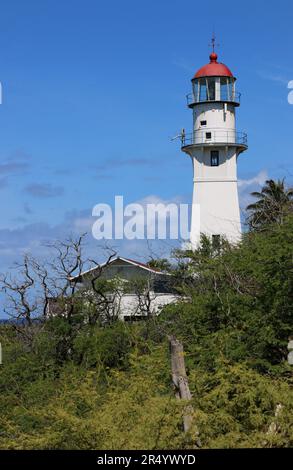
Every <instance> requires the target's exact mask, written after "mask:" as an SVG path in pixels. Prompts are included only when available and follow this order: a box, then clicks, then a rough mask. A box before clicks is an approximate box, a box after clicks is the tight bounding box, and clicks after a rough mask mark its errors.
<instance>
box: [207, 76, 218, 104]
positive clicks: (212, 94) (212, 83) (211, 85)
mask: <svg viewBox="0 0 293 470" xmlns="http://www.w3.org/2000/svg"><path fill="white" fill-rule="evenodd" d="M207 81H208V100H209V101H214V100H215V99H216V80H215V78H214V77H212V78H208V80H207Z"/></svg>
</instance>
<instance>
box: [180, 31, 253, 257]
mask: <svg viewBox="0 0 293 470" xmlns="http://www.w3.org/2000/svg"><path fill="white" fill-rule="evenodd" d="M214 43H215V41H214V38H213V40H212V45H213V51H212V53H211V54H210V62H209V63H208V64H206V65H204V66H203V67H201V68H200V69H199V70H198V71H197V72H196V74H195V75H194V77H193V78H192V80H191V83H192V92H191V93H190V94H188V95H187V105H188V107H189V108H190V109H191V110H192V113H193V127H192V132H191V133H189V134H188V133H185V131H182V135H181V141H182V151H183V152H185V153H187V154H188V155H189V156H190V157H191V160H192V166H193V197H192V214H191V230H190V243H191V247H192V248H196V247H197V246H198V244H199V241H200V235H201V234H205V235H207V236H209V237H210V238H211V239H212V241H213V242H217V240H218V239H219V237H220V236H224V237H225V238H227V239H228V240H229V241H230V242H231V243H237V242H238V241H239V239H240V236H241V224H240V210H239V202H238V190H237V159H238V156H239V155H240V153H242V152H243V151H245V150H246V149H247V135H246V134H245V133H244V132H238V131H237V130H236V108H238V107H239V105H240V93H238V92H237V91H236V87H235V82H236V78H235V77H234V75H233V74H232V72H231V70H230V69H229V68H228V67H227V66H226V65H224V64H222V63H220V62H219V61H218V56H217V54H216V53H215V51H214V45H215V44H214Z"/></svg>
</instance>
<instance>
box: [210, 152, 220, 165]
mask: <svg viewBox="0 0 293 470" xmlns="http://www.w3.org/2000/svg"><path fill="white" fill-rule="evenodd" d="M211 166H219V150H212V151H211Z"/></svg>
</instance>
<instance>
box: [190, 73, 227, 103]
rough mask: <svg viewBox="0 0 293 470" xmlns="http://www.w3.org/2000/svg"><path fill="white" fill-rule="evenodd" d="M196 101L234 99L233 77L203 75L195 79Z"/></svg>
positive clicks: (194, 92) (194, 91)
mask: <svg viewBox="0 0 293 470" xmlns="http://www.w3.org/2000/svg"><path fill="white" fill-rule="evenodd" d="M193 94H194V102H196V103H198V102H200V101H234V99H235V85H234V78H233V77H202V78H198V79H196V80H194V81H193Z"/></svg>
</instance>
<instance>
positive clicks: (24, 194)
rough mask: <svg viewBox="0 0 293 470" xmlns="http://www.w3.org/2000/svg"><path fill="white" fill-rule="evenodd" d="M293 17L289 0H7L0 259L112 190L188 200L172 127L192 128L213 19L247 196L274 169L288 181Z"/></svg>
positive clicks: (73, 223)
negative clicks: (228, 78) (233, 88)
mask: <svg viewBox="0 0 293 470" xmlns="http://www.w3.org/2000/svg"><path fill="white" fill-rule="evenodd" d="M292 17H293V4H292V2H290V1H289V0H288V1H282V0H281V1H279V2H278V3H277V4H275V3H273V2H267V1H262V0H261V1H258V2H255V1H254V2H252V1H246V2H245V3H244V2H243V3H242V2H241V3H239V2H238V3H237V2H235V1H234V2H232V1H229V0H227V1H226V2H225V3H223V2H215V1H210V2H195V1H189V0H188V1H186V0H181V1H177V0H175V1H174V0H169V1H162V0H161V1H160V0H156V1H155V0H148V1H147V2H142V1H138V0H137V1H132V0H125V1H123V2H122V1H118V0H112V1H111V2H105V1H99V0H95V1H94V0H71V1H69V0H63V1H60V0H59V1H57V0H42V1H36V0H26V1H25V2H24V1H23V0H9V1H8V0H6V1H5V0H4V1H3V2H1V19H2V21H1V28H0V44H1V47H0V64H1V66H0V81H1V83H2V86H3V104H2V105H1V106H0V193H1V202H2V203H1V219H0V265H1V268H2V269H4V268H5V269H6V268H7V266H9V263H11V262H12V260H13V259H14V258H17V257H18V256H19V255H20V254H21V252H23V251H25V250H28V251H30V252H32V253H34V252H40V251H41V248H40V247H41V245H42V243H43V241H44V240H45V239H48V238H58V237H64V236H65V235H66V234H67V233H70V232H72V231H73V232H78V231H79V230H84V229H88V228H89V227H90V223H91V222H90V221H91V210H92V207H93V206H94V205H95V204H97V203H99V202H106V203H110V204H112V203H113V201H114V195H115V194H117V195H119V194H122V195H124V198H125V201H126V202H127V203H128V202H135V201H138V200H144V199H145V198H147V197H150V196H156V197H157V198H159V199H162V200H167V201H169V200H176V199H177V200H178V199H179V200H183V201H187V202H189V201H190V198H191V191H192V173H191V162H190V161H189V159H188V158H187V157H186V155H185V154H183V153H182V152H181V151H180V148H179V145H178V143H176V142H171V141H170V138H171V137H172V136H174V135H176V134H177V133H178V131H179V130H180V129H181V128H182V127H184V128H186V130H188V129H190V128H191V121H192V117H191V112H190V110H189V109H188V108H186V105H185V94H186V93H188V92H189V91H190V79H191V77H192V76H193V74H194V73H195V71H196V70H197V69H198V68H199V67H200V66H202V65H203V64H205V63H206V62H208V55H209V52H210V47H209V46H208V44H209V43H210V38H211V35H212V31H213V28H214V29H215V31H216V36H217V42H219V43H220V47H219V48H217V52H218V55H219V60H220V61H222V62H224V63H226V64H227V65H228V66H229V67H230V68H231V70H232V72H233V73H234V75H235V76H236V77H237V78H238V80H237V87H238V91H240V92H241V93H242V103H241V107H240V108H239V109H238V115H237V121H238V126H237V127H238V130H240V131H243V130H244V131H247V132H248V137H249V150H248V151H247V152H246V153H245V154H243V155H242V156H241V157H240V159H239V167H238V168H239V178H240V180H241V185H240V194H241V200H242V204H244V202H245V201H246V200H247V194H248V193H249V192H250V191H251V190H252V189H254V188H255V187H257V186H258V184H259V183H261V182H263V180H264V179H265V178H266V176H267V175H268V176H269V177H272V178H278V177H284V176H285V177H286V178H287V180H288V182H291V181H292V173H293V169H292V143H291V139H292V134H293V133H292V124H293V106H292V105H291V106H290V105H289V104H288V101H287V95H288V92H289V90H288V89H287V84H288V82H289V80H292V79H293V62H292V58H293V28H292ZM122 249H123V253H122V255H123V254H124V255H125V254H128V255H130V254H131V255H132V256H134V255H135V250H136V249H137V247H136V246H134V245H133V244H128V245H126V244H125V245H124V246H123V247H122ZM138 251H139V250H138Z"/></svg>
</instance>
